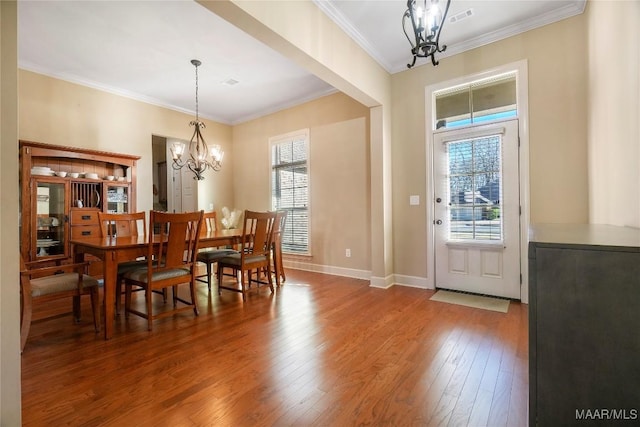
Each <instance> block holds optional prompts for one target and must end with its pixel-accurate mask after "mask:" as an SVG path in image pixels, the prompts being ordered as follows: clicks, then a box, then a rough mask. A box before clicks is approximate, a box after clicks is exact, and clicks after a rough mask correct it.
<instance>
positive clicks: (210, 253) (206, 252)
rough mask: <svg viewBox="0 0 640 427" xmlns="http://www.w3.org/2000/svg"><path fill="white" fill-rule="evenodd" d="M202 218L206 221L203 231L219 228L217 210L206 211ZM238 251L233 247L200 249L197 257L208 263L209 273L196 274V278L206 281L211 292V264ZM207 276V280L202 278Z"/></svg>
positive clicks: (199, 260) (200, 260) (198, 259)
mask: <svg viewBox="0 0 640 427" xmlns="http://www.w3.org/2000/svg"><path fill="white" fill-rule="evenodd" d="M202 220H203V221H204V222H203V224H202V230H201V232H202V233H208V232H213V231H216V230H217V229H218V221H217V215H216V212H215V211H212V212H205V213H204V216H203V217H202ZM236 253H238V251H236V250H235V249H231V248H206V249H202V250H200V251H199V252H198V255H197V257H196V259H197V261H198V262H201V263H203V264H206V266H207V274H206V275H204V274H201V275H199V276H196V280H197V281H199V282H203V283H206V284H207V286H208V288H209V292H211V270H212V269H211V266H212V265H213V264H215V263H216V262H218V260H219V259H221V258H224V257H225V256H227V255H233V254H236ZM205 276H206V278H207V279H206V280H204V279H202V277H205Z"/></svg>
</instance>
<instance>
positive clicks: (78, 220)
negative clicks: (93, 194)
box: [71, 209, 99, 226]
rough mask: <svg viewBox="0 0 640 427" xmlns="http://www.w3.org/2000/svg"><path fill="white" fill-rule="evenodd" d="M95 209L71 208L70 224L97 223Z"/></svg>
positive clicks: (96, 211)
mask: <svg viewBox="0 0 640 427" xmlns="http://www.w3.org/2000/svg"><path fill="white" fill-rule="evenodd" d="M98 224H99V223H98V210H97V209H91V210H89V209H72V210H71V225H72V226H73V225H98Z"/></svg>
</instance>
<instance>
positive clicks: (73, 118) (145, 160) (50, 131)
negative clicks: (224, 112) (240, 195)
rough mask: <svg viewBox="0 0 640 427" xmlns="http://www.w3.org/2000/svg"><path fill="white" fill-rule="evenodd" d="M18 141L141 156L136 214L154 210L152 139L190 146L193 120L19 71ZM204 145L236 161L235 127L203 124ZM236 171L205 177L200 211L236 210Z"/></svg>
mask: <svg viewBox="0 0 640 427" xmlns="http://www.w3.org/2000/svg"><path fill="white" fill-rule="evenodd" d="M19 99H20V103H19V117H20V118H21V119H20V127H19V137H20V139H25V140H30V141H37V142H44V143H50V144H57V145H65V146H72V147H83V148H91V149H95V150H103V151H110V152H116V153H124V154H132V155H136V156H140V157H141V158H140V160H139V161H138V163H137V174H138V191H137V208H138V210H144V211H147V210H150V209H151V208H152V207H153V192H152V183H153V175H152V172H153V168H152V166H153V165H152V143H151V141H152V135H158V136H162V137H173V138H178V139H183V140H188V139H189V138H190V137H191V133H192V132H193V129H192V128H191V127H189V121H190V120H192V119H193V117H191V116H189V115H187V114H183V113H179V112H176V111H172V110H168V109H166V108H161V107H157V106H154V105H150V104H146V103H143V102H139V101H135V100H132V99H129V98H125V97H122V96H118V95H112V94H109V93H106V92H102V91H99V90H95V89H92V88H89V87H85V86H80V85H77V84H73V83H69V82H66V81H63V80H58V79H54V78H51V77H47V76H43V75H41V74H36V73H32V72H29V71H24V70H21V71H20V73H19ZM204 122H205V124H206V126H207V127H206V129H205V132H204V136H205V139H206V141H207V143H209V144H216V143H217V144H220V145H222V147H223V149H224V150H225V152H226V153H227V154H226V155H227V156H228V157H227V158H232V157H233V155H232V154H231V152H232V144H231V127H230V126H227V125H224V124H220V123H217V122H213V121H210V120H204ZM232 176H233V171H232V167H231V165H230V164H229V165H225V166H224V167H223V168H222V170H221V171H220V172H217V173H214V172H211V171H208V172H206V178H205V180H204V181H201V182H199V183H198V185H199V189H198V194H199V195H200V197H199V200H198V207H199V208H200V209H206V208H207V207H208V206H209V203H214V205H215V206H222V205H225V204H229V205H230V204H233V192H232V184H231V183H232Z"/></svg>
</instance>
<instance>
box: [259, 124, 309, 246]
mask: <svg viewBox="0 0 640 427" xmlns="http://www.w3.org/2000/svg"><path fill="white" fill-rule="evenodd" d="M269 143H270V145H271V207H272V209H274V210H281V211H286V212H287V221H286V224H285V228H284V233H283V234H282V250H283V251H284V252H288V253H297V254H309V252H310V245H309V235H310V233H309V222H310V221H309V131H308V129H305V130H301V131H297V132H293V133H290V134H287V135H281V136H276V137H273V138H270V139H269Z"/></svg>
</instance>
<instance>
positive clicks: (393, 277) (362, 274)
mask: <svg viewBox="0 0 640 427" xmlns="http://www.w3.org/2000/svg"><path fill="white" fill-rule="evenodd" d="M283 261H284V267H285V268H291V269H294V270H303V271H312V272H315V273H323V274H331V275H334V276H344V277H352V278H355V279H363V280H369V281H370V286H371V287H372V288H380V289H389V288H390V287H392V286H407V287H410V288H418V289H433V284H431V283H430V281H429V279H428V278H426V277H416V276H406V275H402V274H390V275H388V276H386V277H377V276H372V275H371V271H368V270H358V269H354V268H345V267H336V266H332V265H322V264H313V263H310V262H303V261H297V260H287V259H284V260H283Z"/></svg>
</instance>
